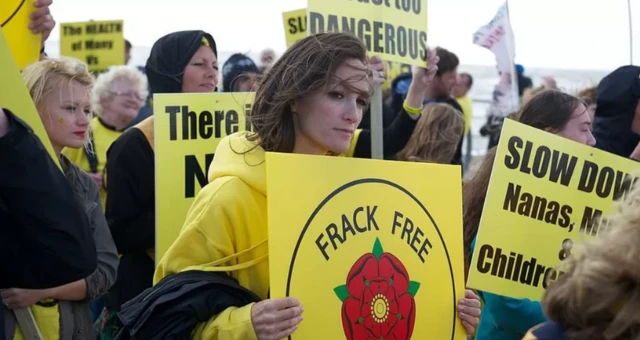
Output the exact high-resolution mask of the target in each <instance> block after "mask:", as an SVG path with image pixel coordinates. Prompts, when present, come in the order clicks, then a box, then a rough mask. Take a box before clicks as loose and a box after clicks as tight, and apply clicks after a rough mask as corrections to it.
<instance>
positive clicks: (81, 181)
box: [62, 155, 100, 201]
mask: <svg viewBox="0 0 640 340" xmlns="http://www.w3.org/2000/svg"><path fill="white" fill-rule="evenodd" d="M62 159H63V162H64V164H65V167H66V171H65V173H66V174H67V178H68V180H70V181H71V183H72V184H73V185H72V188H73V190H74V192H75V193H76V194H77V195H79V196H80V197H82V198H83V199H84V200H86V201H93V197H94V196H96V195H97V193H98V192H99V191H100V189H98V185H97V184H96V182H94V181H93V179H92V178H91V176H89V174H87V173H86V172H85V171H84V170H82V169H80V167H79V166H78V165H76V164H75V163H73V162H72V161H70V160H69V159H68V158H67V157H66V156H64V155H63V156H62Z"/></svg>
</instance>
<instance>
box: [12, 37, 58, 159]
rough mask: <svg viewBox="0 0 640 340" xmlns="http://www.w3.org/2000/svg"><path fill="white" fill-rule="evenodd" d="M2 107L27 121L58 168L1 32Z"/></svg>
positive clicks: (46, 136) (56, 157)
mask: <svg viewBox="0 0 640 340" xmlns="http://www.w3.org/2000/svg"><path fill="white" fill-rule="evenodd" d="M0 74H2V81H0V107H2V108H4V109H7V110H10V111H11V112H12V113H13V114H15V115H16V116H17V117H19V118H20V119H22V120H23V121H25V122H26V123H27V124H28V125H29V126H30V127H31V129H32V130H33V132H34V133H35V135H36V136H38V138H40V141H41V142H42V144H43V145H44V147H45V148H46V149H47V151H48V152H49V154H50V155H51V157H52V158H53V160H54V161H55V162H56V164H57V165H58V166H60V161H59V158H58V155H56V154H55V152H54V151H53V147H52V146H51V141H50V140H49V136H48V135H47V132H46V131H45V129H44V125H42V120H41V119H40V115H39V114H38V111H36V107H35V105H34V104H33V100H32V99H31V95H30V94H29V91H28V90H27V87H26V86H25V84H24V80H23V79H22V76H21V75H20V71H18V67H17V65H16V63H15V61H14V59H13V57H12V55H11V50H10V49H9V45H8V44H7V41H6V40H5V38H4V35H3V34H2V30H0Z"/></svg>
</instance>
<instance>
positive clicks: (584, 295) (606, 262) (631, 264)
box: [542, 186, 640, 340]
mask: <svg viewBox="0 0 640 340" xmlns="http://www.w3.org/2000/svg"><path fill="white" fill-rule="evenodd" d="M607 221H608V227H607V230H606V231H605V232H604V233H603V234H601V235H600V236H599V237H598V238H597V239H595V240H592V241H590V242H587V243H586V244H584V246H583V247H582V248H580V249H579V253H578V255H577V256H575V257H573V258H569V259H568V260H567V261H568V263H567V264H568V265H569V267H568V268H569V269H568V271H567V272H566V273H565V274H563V275H561V276H560V277H559V278H558V280H557V281H555V282H554V283H552V284H551V285H550V286H549V288H548V289H547V291H546V292H545V295H544V298H543V301H542V304H543V307H544V309H545V311H546V314H547V315H548V316H549V318H550V319H551V320H553V321H555V322H557V323H559V324H560V325H562V326H563V327H564V328H565V329H566V332H565V338H566V339H570V340H572V339H607V340H614V339H615V340H617V339H640V312H639V311H640V266H638V259H640V186H634V187H633V188H632V189H631V191H630V192H629V193H627V196H626V199H625V200H624V201H622V202H620V203H618V204H617V209H616V211H615V213H614V214H612V215H611V216H608V217H607Z"/></svg>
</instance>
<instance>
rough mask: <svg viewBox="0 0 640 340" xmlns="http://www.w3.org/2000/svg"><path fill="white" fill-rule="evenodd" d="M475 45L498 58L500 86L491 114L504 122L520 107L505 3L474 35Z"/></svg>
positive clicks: (510, 31)
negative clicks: (505, 118) (504, 119)
mask: <svg viewBox="0 0 640 340" xmlns="http://www.w3.org/2000/svg"><path fill="white" fill-rule="evenodd" d="M473 43H474V44H476V45H480V46H482V47H484V48H487V49H489V50H491V52H493V54H495V56H496V61H497V64H498V71H499V72H500V82H499V83H498V85H497V86H496V89H495V90H494V92H493V103H492V105H491V108H490V109H489V112H488V113H489V115H491V116H496V118H504V117H505V116H507V115H509V114H510V113H512V112H514V111H516V110H518V106H519V103H520V99H519V96H518V83H517V80H518V78H517V75H516V70H515V63H514V59H515V55H516V51H515V41H514V37H513V30H512V29H511V22H510V21H509V9H508V7H507V4H506V2H505V4H504V5H502V6H501V7H500V9H499V10H498V13H497V14H496V16H495V17H494V18H493V20H491V22H489V23H488V24H487V25H484V26H482V27H480V29H479V30H478V31H477V32H476V33H475V34H474V35H473ZM500 120H501V119H500Z"/></svg>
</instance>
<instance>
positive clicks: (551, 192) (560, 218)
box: [468, 119, 638, 301]
mask: <svg viewBox="0 0 640 340" xmlns="http://www.w3.org/2000/svg"><path fill="white" fill-rule="evenodd" d="M637 168H638V163H636V162H634V161H631V160H629V159H626V158H622V157H618V156H616V155H613V154H610V153H607V152H604V151H601V150H598V149H595V148H593V147H589V146H587V145H583V144H579V143H576V142H573V141H571V140H568V139H566V138H563V137H559V136H556V135H552V134H550V133H547V132H545V131H542V130H538V129H535V128H532V127H529V126H526V125H523V124H520V123H517V122H515V121H513V120H510V119H507V120H505V124H504V127H503V128H502V133H501V136H500V143H499V144H498V149H497V153H496V159H495V162H494V164H493V172H492V174H491V181H490V183H489V188H488V190H487V196H486V197H487V198H486V201H485V205H484V209H483V212H482V219H481V221H480V227H479V230H478V235H477V239H476V243H475V248H474V253H473V258H472V261H471V266H470V273H469V280H468V286H469V287H470V288H474V289H478V290H481V291H485V292H490V293H494V294H498V295H504V296H508V297H513V298H527V299H530V300H534V301H539V300H540V299H541V298H542V296H543V293H544V289H546V288H547V286H548V284H549V283H551V282H553V281H554V280H555V279H557V278H558V276H559V275H562V268H561V266H559V265H560V264H561V261H562V260H564V259H565V258H567V257H568V256H570V255H571V253H572V251H574V253H575V251H579V248H577V246H578V245H579V244H581V243H584V242H585V241H586V240H588V239H590V238H593V237H595V236H597V235H598V233H599V232H601V231H603V230H606V227H607V222H606V215H607V213H609V212H611V209H612V208H613V202H614V198H616V197H620V196H622V197H623V196H624V195H625V194H626V192H627V191H628V190H629V189H630V187H631V185H632V183H634V182H635V181H636V180H637V177H635V176H634V175H633V173H634V172H635V170H636V169H637Z"/></svg>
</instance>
